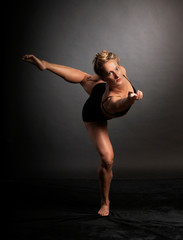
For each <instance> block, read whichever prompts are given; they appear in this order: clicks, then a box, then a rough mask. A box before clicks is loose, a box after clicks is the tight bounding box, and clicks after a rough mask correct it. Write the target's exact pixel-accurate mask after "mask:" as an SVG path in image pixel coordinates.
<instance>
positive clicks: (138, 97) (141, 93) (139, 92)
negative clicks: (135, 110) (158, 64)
mask: <svg viewBox="0 0 183 240" xmlns="http://www.w3.org/2000/svg"><path fill="white" fill-rule="evenodd" d="M142 98H143V92H141V91H139V90H138V91H137V100H141V99H142Z"/></svg>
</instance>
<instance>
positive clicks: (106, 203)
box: [101, 200, 110, 206]
mask: <svg viewBox="0 0 183 240" xmlns="http://www.w3.org/2000/svg"><path fill="white" fill-rule="evenodd" d="M101 205H107V206H109V205H110V201H109V200H101Z"/></svg>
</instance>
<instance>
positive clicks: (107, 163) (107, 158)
mask: <svg viewBox="0 0 183 240" xmlns="http://www.w3.org/2000/svg"><path fill="white" fill-rule="evenodd" d="M100 158H101V165H102V167H104V168H105V169H107V170H110V169H112V166H113V162H114V153H113V152H110V151H109V152H105V153H103V154H101V155H100Z"/></svg>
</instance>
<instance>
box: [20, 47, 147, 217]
mask: <svg viewBox="0 0 183 240" xmlns="http://www.w3.org/2000/svg"><path fill="white" fill-rule="evenodd" d="M22 60H24V61H26V62H29V63H32V64H34V65H36V66H37V67H38V68H39V69H40V70H46V69H47V70H49V71H51V72H53V73H55V74H57V75H59V76H60V77H62V78H63V79H65V80H66V81H68V82H71V83H80V84H81V86H82V87H83V88H84V90H85V91H86V92H87V93H88V94H89V95H90V97H89V98H88V100H87V101H86V103H85V105H84V107H83V112H82V116H83V121H84V124H85V126H86V129H87V131H88V133H89V136H90V138H91V140H92V142H93V144H94V146H95V148H96V149H97V151H98V153H99V155H100V159H101V162H100V165H99V169H98V178H99V184H100V190H101V207H100V209H99V211H98V214H99V215H101V216H108V215H109V208H110V201H109V190H110V184H111V180H112V177H113V173H112V166H113V159H114V153H113V147H112V144H111V142H110V139H109V135H108V129H107V120H110V119H112V118H116V117H121V116H124V115H125V114H126V113H127V112H128V110H129V109H130V107H131V105H132V104H133V103H134V102H135V101H136V100H140V99H142V97H143V94H142V92H141V91H139V90H138V91H137V92H136V90H135V88H134V87H133V86H132V84H131V83H130V81H129V80H128V78H127V75H126V70H125V68H124V67H122V66H120V65H119V58H118V57H117V56H116V55H115V54H114V53H112V52H108V51H106V50H104V51H102V52H101V53H97V54H96V56H95V58H94V60H93V63H94V71H95V73H96V75H89V74H87V73H85V72H82V71H80V70H78V69H74V68H71V67H66V66H63V65H57V64H53V63H49V62H47V61H44V60H40V59H38V58H37V57H35V56H34V55H25V56H23V58H22Z"/></svg>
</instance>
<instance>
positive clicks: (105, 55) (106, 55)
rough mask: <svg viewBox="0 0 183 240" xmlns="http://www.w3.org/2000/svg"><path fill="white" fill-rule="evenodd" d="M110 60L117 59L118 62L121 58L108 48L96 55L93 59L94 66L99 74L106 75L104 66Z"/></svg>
mask: <svg viewBox="0 0 183 240" xmlns="http://www.w3.org/2000/svg"><path fill="white" fill-rule="evenodd" d="M109 60H116V61H117V63H118V64H119V62H120V59H119V58H118V57H117V56H116V54H114V53H113V52H108V51H107V50H103V51H102V52H100V53H97V54H96V55H95V58H94V59H93V64H94V66H93V68H94V71H95V73H96V74H97V75H99V76H101V77H102V76H103V75H104V69H103V66H104V64H105V63H106V62H108V61H109Z"/></svg>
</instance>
